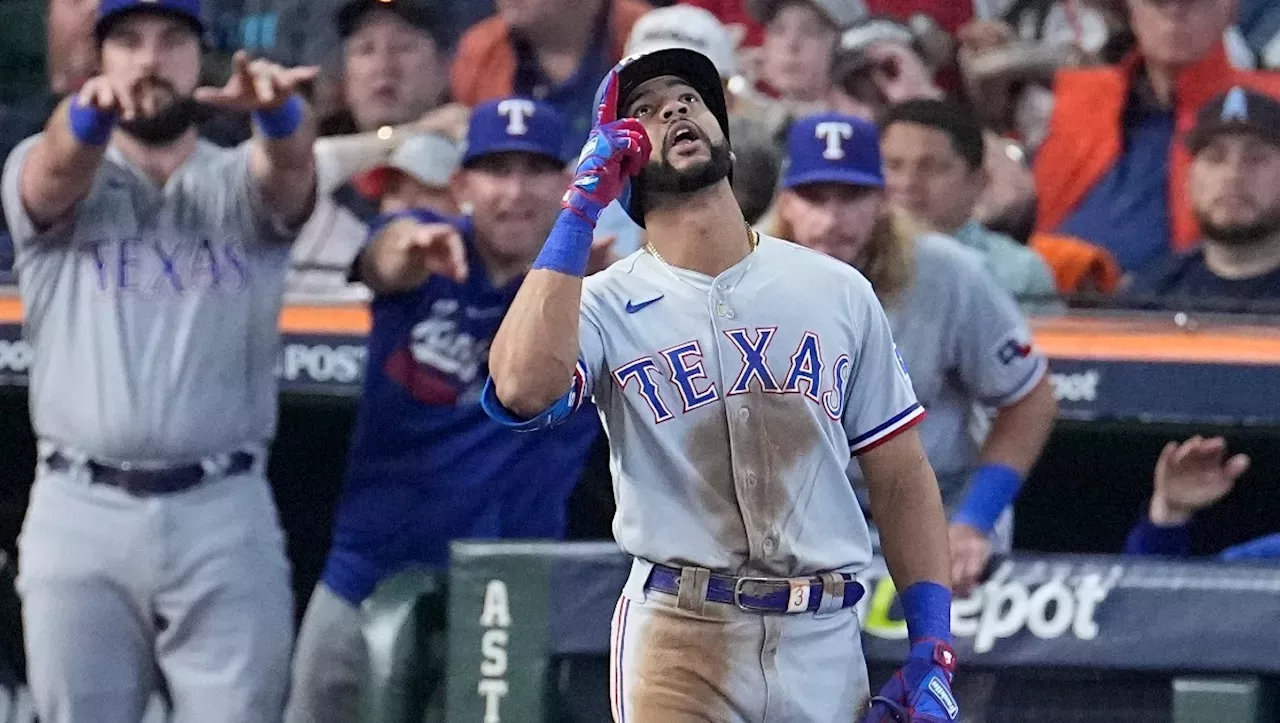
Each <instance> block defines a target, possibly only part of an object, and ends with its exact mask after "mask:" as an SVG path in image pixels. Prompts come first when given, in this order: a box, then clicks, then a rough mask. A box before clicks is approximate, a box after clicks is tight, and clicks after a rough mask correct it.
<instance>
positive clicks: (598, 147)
mask: <svg viewBox="0 0 1280 723" xmlns="http://www.w3.org/2000/svg"><path fill="white" fill-rule="evenodd" d="M651 151H652V146H651V145H650V143H649V135H648V134H647V133H645V131H644V127H643V126H641V125H640V121H638V120H636V119H635V118H623V119H622V120H618V73H617V71H611V72H610V73H609V76H608V77H607V78H605V81H604V86H603V87H602V88H601V93H600V105H599V107H598V108H597V110H596V122H595V127H593V128H592V129H591V135H590V136H588V137H587V144H586V145H585V146H583V148H582V155H580V156H579V157H578V168H577V170H576V172H575V173H574V178H573V183H572V184H571V185H570V186H569V190H568V191H566V192H565V194H564V198H563V199H562V200H561V202H560V205H561V206H562V207H563V208H565V209H568V210H570V211H573V212H574V213H576V214H578V215H579V216H581V217H582V218H583V219H585V220H586V221H587V222H588V223H590V224H591V225H592V226H593V227H594V226H595V223H596V219H598V218H599V217H600V212H601V211H604V209H605V207H606V206H608V205H609V204H610V203H612V202H613V201H614V200H616V199H618V198H620V197H622V196H623V195H624V194H625V193H626V191H627V185H628V181H629V179H630V178H631V177H632V176H634V175H636V174H637V173H639V172H640V170H641V169H642V168H644V166H645V164H646V163H648V162H649V153H650V152H651ZM624 202H625V200H624Z"/></svg>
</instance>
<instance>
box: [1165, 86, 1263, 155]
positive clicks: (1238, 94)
mask: <svg viewBox="0 0 1280 723" xmlns="http://www.w3.org/2000/svg"><path fill="white" fill-rule="evenodd" d="M1241 132H1244V133H1253V134H1255V135H1257V136H1259V137H1261V138H1262V139H1263V140H1264V141H1266V142H1268V143H1272V144H1275V145H1280V99H1277V98H1274V97H1272V96H1270V95H1267V94H1266V93H1259V92H1257V91H1254V90H1251V89H1249V88H1244V87H1241V86H1238V85H1237V86H1236V87H1234V88H1232V89H1231V90H1229V91H1227V92H1226V93H1223V94H1222V95H1220V96H1218V97H1216V98H1214V99H1213V100H1211V101H1209V102H1208V103H1205V104H1204V105H1203V106H1201V108H1200V112H1199V113H1198V114H1196V123H1195V126H1193V127H1192V129H1191V132H1190V133H1188V134H1187V141H1186V142H1187V148H1189V149H1190V150H1191V152H1192V153H1199V152H1200V151H1203V150H1204V148H1205V146H1207V145H1209V143H1210V142H1211V141H1212V140H1213V139H1214V138H1215V137H1216V136H1219V135H1222V134H1224V133H1241Z"/></svg>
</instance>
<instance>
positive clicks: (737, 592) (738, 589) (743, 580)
mask: <svg viewBox="0 0 1280 723" xmlns="http://www.w3.org/2000/svg"><path fill="white" fill-rule="evenodd" d="M750 582H760V583H765V584H768V583H773V582H777V578H773V577H740V578H738V579H737V580H735V581H734V583H733V604H734V605H737V606H738V609H739V610H741V611H743V612H748V613H765V612H772V609H771V608H767V607H760V606H752V605H748V604H746V603H743V602H742V586H743V585H745V584H747V583H750Z"/></svg>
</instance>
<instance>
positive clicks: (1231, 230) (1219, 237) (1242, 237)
mask: <svg viewBox="0 0 1280 723" xmlns="http://www.w3.org/2000/svg"><path fill="white" fill-rule="evenodd" d="M1196 219H1197V220H1198V221H1199V222H1200V230H1201V232H1203V234H1204V237H1205V238H1207V239H1210V240H1212V241H1216V242H1218V243H1220V244H1222V245H1224V246H1231V247H1233V248H1240V247H1243V246H1252V245H1254V244H1258V243H1262V242H1263V241H1266V240H1267V239H1269V238H1272V237H1274V236H1275V235H1276V234H1278V233H1280V204H1277V205H1275V206H1272V207H1271V208H1268V209H1266V210H1264V211H1263V212H1262V213H1260V214H1258V217H1257V218H1255V219H1254V220H1253V221H1251V222H1249V223H1233V224H1217V223H1214V222H1213V221H1212V220H1210V219H1209V218H1208V215H1207V214H1204V213H1201V212H1196Z"/></svg>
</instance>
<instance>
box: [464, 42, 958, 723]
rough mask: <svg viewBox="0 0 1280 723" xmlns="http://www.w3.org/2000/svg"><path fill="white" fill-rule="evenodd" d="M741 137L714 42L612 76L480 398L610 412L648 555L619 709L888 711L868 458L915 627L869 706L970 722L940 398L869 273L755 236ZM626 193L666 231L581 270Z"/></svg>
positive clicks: (630, 65) (519, 407)
mask: <svg viewBox="0 0 1280 723" xmlns="http://www.w3.org/2000/svg"><path fill="white" fill-rule="evenodd" d="M619 116H625V117H623V118H621V119H620V120H619V119H617V118H618V117H619ZM727 127H728V123H727V114H726V112H725V104H724V96H723V92H722V90H721V83H720V78H719V76H718V74H717V73H716V70H715V67H714V66H713V65H712V64H711V62H710V61H709V60H707V59H706V58H705V57H704V56H702V55H700V54H698V53H696V52H694V51H691V50H683V49H670V50H661V51H656V52H652V53H646V54H640V55H636V56H632V57H630V58H627V59H624V60H623V61H622V62H621V63H620V64H619V65H618V67H617V68H615V69H614V71H613V72H611V73H610V74H609V76H608V77H607V78H606V79H605V81H604V83H602V85H601V91H600V94H599V114H598V118H597V123H596V128H595V129H594V131H593V132H592V134H591V137H590V139H589V140H588V142H587V145H586V147H585V148H584V149H583V153H582V156H581V157H580V159H579V164H578V169H577V175H576V178H575V180H574V182H573V184H572V185H571V186H570V188H569V191H568V192H567V193H566V195H565V198H564V201H563V206H564V209H565V210H564V211H563V212H562V213H561V216H560V220H559V221H558V222H557V224H556V227H555V229H554V230H553V231H552V233H551V235H550V236H549V237H548V239H547V242H546V245H545V246H544V247H543V250H542V253H541V254H540V255H539V257H538V260H537V261H536V262H535V264H534V270H533V271H531V272H530V274H529V275H528V277H527V278H526V279H525V282H524V284H523V285H522V286H521V288H520V291H519V293H518V294H517V296H516V300H515V302H514V304H513V305H512V307H511V309H510V311H509V312H508V314H507V316H506V318H505V320H504V321H503V324H502V327H501V328H500V330H499V332H498V334H497V337H496V338H495V340H494V343H493V346H492V348H491V353H490V359H489V368H490V374H491V377H492V378H491V380H490V383H489V385H487V387H486V391H485V394H484V401H483V403H484V404H485V406H486V409H487V411H489V413H490V414H491V415H492V416H494V417H495V418H496V419H499V420H502V421H504V422H506V423H508V424H511V425H512V426H515V427H517V428H538V427H541V426H545V425H548V424H554V423H555V422H557V421H559V420H561V419H563V418H565V417H566V416H567V414H568V413H569V412H570V411H571V410H572V409H573V408H575V407H576V406H577V405H578V404H579V403H581V401H582V400H583V399H585V398H586V397H587V396H591V397H593V398H594V400H595V402H596V404H597V405H598V406H599V408H600V413H601V417H602V419H603V421H604V424H605V428H606V430H607V431H608V434H609V439H610V448H611V453H612V455H613V460H612V467H613V472H614V485H615V491H616V495H617V501H618V513H617V517H616V518H615V520H614V532H615V535H616V537H617V539H618V542H619V544H620V545H621V546H622V548H623V549H624V550H626V551H627V552H629V553H631V554H633V555H634V556H635V558H636V560H635V564H634V566H633V569H632V574H631V577H630V580H629V581H628V582H627V585H626V588H625V589H624V591H623V593H622V597H621V599H620V600H619V603H618V608H617V611H616V614H615V617H614V628H613V651H612V656H611V658H612V664H613V670H614V673H613V680H612V686H611V687H612V701H613V715H614V718H615V720H617V721H619V722H621V721H642V722H644V723H682V722H686V721H688V722H692V721H716V722H717V723H724V722H731V723H738V722H742V723H747V722H762V721H765V720H785V721H791V722H797V723H803V722H809V721H812V722H815V723H817V722H821V723H834V722H835V721H841V722H847V721H851V720H854V719H855V718H857V717H858V715H859V714H860V713H862V712H863V711H864V710H866V705H865V702H866V700H867V697H868V692H869V691H868V689H867V674H866V669H865V665H864V663H863V659H862V651H861V646H860V642H859V625H858V620H857V615H856V612H855V610H854V608H853V605H854V604H855V603H856V602H857V600H858V599H859V598H860V597H861V595H862V592H863V591H862V586H861V585H860V584H859V583H858V581H857V574H858V572H859V571H860V570H862V569H863V568H865V567H866V566H867V564H868V563H869V562H870V560H871V545H870V539H869V537H868V534H867V528H866V524H865V521H864V519H863V516H862V513H861V510H860V508H859V505H858V501H857V497H856V496H855V494H854V491H853V488H852V485H851V484H850V482H849V479H848V478H847V476H846V471H845V470H846V467H847V466H848V464H849V462H850V460H851V459H852V458H853V456H854V455H856V456H857V459H858V462H859V465H860V467H861V469H862V471H863V473H864V475H865V477H866V479H867V484H868V486H869V487H870V489H871V500H872V506H873V507H874V509H875V513H876V518H877V520H878V521H880V523H881V527H882V537H883V540H884V548H885V553H886V556H887V558H888V562H889V568H890V570H891V572H892V573H893V575H894V579H895V580H896V581H897V582H898V584H899V587H901V588H902V589H903V590H904V591H905V592H904V594H903V605H904V610H905V613H906V618H907V625H908V628H909V629H910V633H911V638H912V643H913V644H912V647H911V653H910V655H909V657H908V659H907V663H906V665H904V666H903V668H902V671H901V674H900V675H897V676H895V677H894V680H893V682H891V683H890V684H889V685H888V686H886V688H885V689H884V690H883V691H881V695H880V696H878V697H877V698H876V699H875V700H876V701H877V703H876V704H875V705H873V706H872V707H871V708H870V711H869V712H868V713H867V716H868V717H867V718H866V719H865V720H874V721H882V720H887V716H889V715H891V714H894V713H902V712H907V711H910V713H909V714H910V715H913V716H914V719H915V720H917V721H946V720H954V719H955V716H956V714H957V712H958V711H957V707H956V704H955V700H954V698H953V697H952V695H951V692H950V681H951V675H952V671H953V670H954V665H955V657H954V653H953V652H952V651H951V648H950V645H949V640H950V604H951V593H950V590H949V587H948V584H949V581H948V565H947V540H946V533H945V529H944V526H945V519H944V517H943V512H942V505H941V500H940V498H939V494H938V489H937V483H936V481H935V479H934V476H933V471H932V470H931V469H930V467H929V464H928V461H927V460H926V459H925V456H924V452H923V450H922V449H921V447H920V442H919V439H918V437H917V436H916V433H915V432H914V431H913V430H912V427H913V425H914V424H915V423H916V422H918V421H919V420H920V419H921V418H922V417H923V410H922V409H921V407H920V405H919V404H918V403H917V402H916V399H915V395H914V393H913V392H912V389H911V383H910V380H909V379H908V378H907V375H906V371H905V370H904V369H903V368H902V366H901V364H900V362H899V360H898V359H897V357H896V356H895V353H894V347H893V340H892V337H891V333H890V330H889V324H888V322H887V320H886V319H885V316H884V313H883V311H882V310H881V308H880V305H879V303H878V302H877V301H876V299H875V295H874V293H873V292H872V290H871V287H870V285H869V284H868V283H867V282H866V280H865V279H864V278H862V276H861V275H860V274H858V273H857V272H856V271H855V270H853V269H852V268H850V267H848V266H847V265H844V264H841V263H839V262H837V261H835V260H833V259H830V258H828V257H825V256H822V255H820V254H816V253H813V252H811V251H808V250H806V249H803V248H800V247H798V246H795V245H794V244H791V243H788V242H785V241H782V240H779V239H776V238H771V237H767V236H759V235H757V234H755V233H754V232H753V231H751V230H750V229H749V228H747V226H746V224H745V222H744V220H743V217H742V212H741V210H740V209H739V207H738V204H737V203H736V201H735V200H734V196H733V192H732V190H731V189H730V186H729V181H728V176H729V173H730V170H731V167H732V156H731V154H730V151H729V142H728V141H729V139H728V137H727V130H726V129H727ZM651 150H652V156H653V158H652V160H650V159H649V156H650V152H651ZM632 175H634V176H635V177H636V178H635V182H634V186H633V187H632V188H631V189H630V191H629V192H628V191H627V190H626V188H625V187H626V186H627V185H628V177H629V176H632ZM614 199H620V200H622V201H623V206H624V207H625V208H627V209H628V211H629V213H630V214H631V215H632V217H633V218H634V219H635V220H636V221H637V222H638V223H641V224H643V225H644V226H645V227H646V229H647V233H648V238H649V239H650V242H649V244H647V245H646V247H645V248H644V249H641V250H640V251H637V252H636V253H634V254H632V255H631V256H629V257H627V258H626V259H624V260H622V261H619V262H618V263H616V264H614V265H613V266H611V267H610V268H609V269H607V270H606V271H603V272H601V273H599V274H596V275H594V276H592V277H591V278H589V279H587V280H586V281H585V282H584V281H583V279H582V277H583V275H584V272H585V270H586V262H587V255H588V253H589V250H590V244H591V236H592V227H593V225H594V223H595V220H596V219H597V218H598V217H599V214H600V211H601V210H602V209H603V208H604V207H605V206H606V205H608V203H610V202H611V201H613V200H614Z"/></svg>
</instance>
